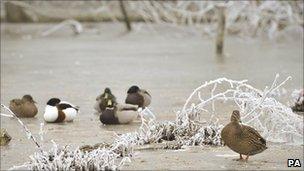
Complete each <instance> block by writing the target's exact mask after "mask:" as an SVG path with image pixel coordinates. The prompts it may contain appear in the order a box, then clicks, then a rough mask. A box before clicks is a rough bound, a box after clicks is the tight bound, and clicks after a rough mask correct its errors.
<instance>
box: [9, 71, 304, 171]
mask: <svg viewBox="0 0 304 171" xmlns="http://www.w3.org/2000/svg"><path fill="white" fill-rule="evenodd" d="M278 78H279V76H278V75H276V77H275V80H274V82H273V84H272V85H271V86H270V87H266V88H265V89H264V90H263V91H261V90H259V89H256V88H254V87H252V86H251V85H249V84H247V83H246V82H247V81H246V80H242V81H235V80H231V79H227V78H219V79H216V80H212V81H209V82H205V83H204V84H203V85H201V86H200V87H198V88H196V89H195V90H194V91H193V92H192V93H191V95H190V96H189V97H188V99H187V100H186V103H185V104H184V106H183V108H182V109H181V110H180V111H178V112H177V114H176V115H177V116H176V120H175V121H174V122H170V121H163V122H158V121H157V120H156V119H155V117H154V116H152V117H151V112H150V111H149V109H147V108H146V109H145V110H143V111H141V113H142V115H141V116H142V124H141V126H140V128H139V129H138V130H137V131H135V132H130V133H125V134H122V135H117V138H116V139H115V140H114V142H113V143H112V144H104V143H99V144H96V145H95V146H83V147H80V148H76V149H75V150H72V149H71V148H70V147H68V146H65V147H58V146H57V144H56V143H55V142H53V148H52V149H50V150H49V151H46V150H43V149H42V148H41V147H40V146H39V145H38V148H39V149H40V150H39V151H38V152H36V153H35V154H33V155H31V156H30V161H29V162H27V163H25V164H24V165H22V166H18V167H22V168H27V169H31V170H100V169H102V170H116V169H119V168H120V167H121V166H123V164H125V163H126V162H130V161H131V160H130V159H131V158H132V157H133V156H134V151H135V150H136V149H135V147H136V146H142V145H145V144H155V143H163V142H165V143H166V142H168V141H175V142H176V145H173V146H169V145H167V146H164V148H169V149H178V148H181V147H182V146H189V145H212V146H221V145H222V142H221V137H220V132H221V129H222V127H223V125H221V124H220V123H219V117H218V114H219V113H220V110H219V109H220V107H219V106H218V105H219V104H220V105H226V104H227V103H230V104H233V105H234V109H238V110H240V112H241V115H242V120H243V122H244V123H245V124H248V125H251V126H253V127H254V128H256V129H257V130H258V131H260V132H261V133H262V135H263V136H264V137H265V138H266V139H267V140H268V141H272V142H285V143H292V144H301V143H302V140H303V122H302V121H303V117H302V116H300V115H297V114H294V113H293V112H292V110H291V109H290V108H289V107H287V106H285V105H283V104H282V103H280V102H278V101H277V100H276V99H275V98H274V94H276V92H277V90H278V89H279V88H280V87H282V85H284V84H285V83H286V82H287V81H288V80H289V79H291V78H290V77H288V78H287V79H286V80H284V81H282V82H281V83H279V82H278ZM218 102H222V103H218ZM226 112H227V115H230V112H231V111H226ZM203 115H205V116H206V115H207V116H210V117H209V121H207V122H206V121H203V120H201V119H200V118H201V117H202V116H203ZM31 135H32V134H31ZM33 140H35V139H33ZM18 167H13V169H16V168H18Z"/></svg>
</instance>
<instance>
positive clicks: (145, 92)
mask: <svg viewBox="0 0 304 171" xmlns="http://www.w3.org/2000/svg"><path fill="white" fill-rule="evenodd" d="M141 92H143V93H144V94H147V95H148V96H150V97H151V94H150V93H149V92H148V91H147V90H145V89H141Z"/></svg>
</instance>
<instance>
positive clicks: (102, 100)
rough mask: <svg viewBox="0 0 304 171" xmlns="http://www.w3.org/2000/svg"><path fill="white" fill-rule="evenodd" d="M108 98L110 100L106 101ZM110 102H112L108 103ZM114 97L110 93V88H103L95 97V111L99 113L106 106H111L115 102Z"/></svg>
mask: <svg viewBox="0 0 304 171" xmlns="http://www.w3.org/2000/svg"><path fill="white" fill-rule="evenodd" d="M108 100H110V101H108ZM108 103H112V104H108ZM116 103H117V102H116V97H115V96H114V95H113V94H112V92H111V90H110V88H108V87H107V88H105V89H104V92H103V93H102V94H101V95H99V96H97V97H96V102H95V105H94V109H95V110H96V112H97V113H101V112H102V111H104V110H105V109H106V107H107V106H108V107H113V106H114V105H115V104H116Z"/></svg>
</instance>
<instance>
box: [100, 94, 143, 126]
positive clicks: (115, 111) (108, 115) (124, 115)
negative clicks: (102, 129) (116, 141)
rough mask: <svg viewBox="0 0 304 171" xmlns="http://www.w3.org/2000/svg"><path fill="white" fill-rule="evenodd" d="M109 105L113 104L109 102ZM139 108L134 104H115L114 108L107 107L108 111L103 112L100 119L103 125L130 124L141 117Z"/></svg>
mask: <svg viewBox="0 0 304 171" xmlns="http://www.w3.org/2000/svg"><path fill="white" fill-rule="evenodd" d="M109 101H111V100H108V104H109V105H111V104H113V103H112V102H109ZM137 109H138V106H137V105H132V104H119V103H118V104H115V105H114V106H113V107H108V106H107V107H106V109H105V110H104V111H103V112H101V115H100V117H99V119H100V121H101V122H102V123H103V124H128V123H131V122H132V121H133V120H134V119H136V117H137V116H138V115H139V112H138V111H137Z"/></svg>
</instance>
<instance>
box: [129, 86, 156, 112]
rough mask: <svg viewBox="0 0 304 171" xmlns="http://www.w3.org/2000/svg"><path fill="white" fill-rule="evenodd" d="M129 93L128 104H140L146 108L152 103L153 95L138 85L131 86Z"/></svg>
mask: <svg viewBox="0 0 304 171" xmlns="http://www.w3.org/2000/svg"><path fill="white" fill-rule="evenodd" d="M127 93H128V95H127V98H126V100H125V103H126V104H132V105H138V106H139V107H141V108H145V107H148V106H149V105H150V103H151V95H150V94H149V93H148V92H147V91H146V90H144V89H140V88H139V87H138V86H136V85H134V86H131V87H130V88H129V90H128V91H127Z"/></svg>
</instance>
